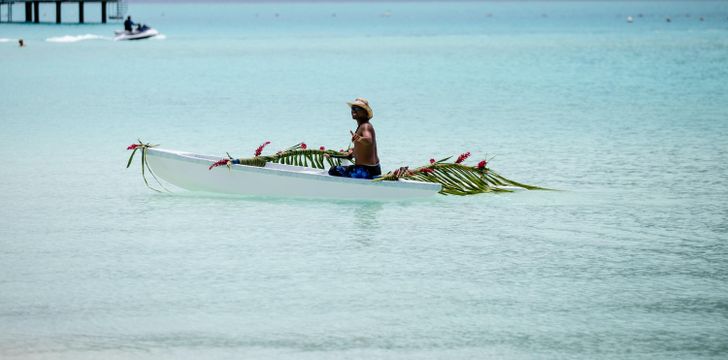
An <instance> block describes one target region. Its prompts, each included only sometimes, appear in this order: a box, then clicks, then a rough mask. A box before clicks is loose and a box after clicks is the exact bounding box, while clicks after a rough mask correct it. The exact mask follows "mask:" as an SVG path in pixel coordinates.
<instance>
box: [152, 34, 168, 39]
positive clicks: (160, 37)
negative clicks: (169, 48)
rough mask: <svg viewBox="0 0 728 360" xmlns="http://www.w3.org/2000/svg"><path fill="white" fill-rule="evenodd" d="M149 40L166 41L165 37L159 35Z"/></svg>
mask: <svg viewBox="0 0 728 360" xmlns="http://www.w3.org/2000/svg"><path fill="white" fill-rule="evenodd" d="M151 39H152V40H165V39H167V35H164V34H159V35H157V36H155V37H152V38H151Z"/></svg>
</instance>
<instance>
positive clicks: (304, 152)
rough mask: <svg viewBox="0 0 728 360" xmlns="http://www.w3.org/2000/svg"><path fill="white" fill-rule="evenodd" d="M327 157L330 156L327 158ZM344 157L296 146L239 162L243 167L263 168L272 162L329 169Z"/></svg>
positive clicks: (334, 153)
mask: <svg viewBox="0 0 728 360" xmlns="http://www.w3.org/2000/svg"><path fill="white" fill-rule="evenodd" d="M325 155H329V156H328V157H327V156H325ZM344 157H345V154H344V153H340V152H338V151H334V150H314V149H301V148H296V147H295V146H294V147H291V148H288V149H286V150H283V151H279V152H278V153H276V154H273V155H261V156H255V157H252V158H240V159H238V160H239V161H240V164H241V165H248V166H258V167H263V166H265V163H267V162H272V163H277V164H285V165H295V166H304V167H310V168H314V169H326V168H327V165H328V166H329V167H331V166H339V165H341V159H342V158H344Z"/></svg>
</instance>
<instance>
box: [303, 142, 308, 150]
mask: <svg viewBox="0 0 728 360" xmlns="http://www.w3.org/2000/svg"><path fill="white" fill-rule="evenodd" d="M307 147H308V146H307V145H306V143H305V142H302V143H301V149H303V150H306V148H307Z"/></svg>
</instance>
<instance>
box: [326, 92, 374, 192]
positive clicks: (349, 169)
mask: <svg viewBox="0 0 728 360" xmlns="http://www.w3.org/2000/svg"><path fill="white" fill-rule="evenodd" d="M347 104H349V107H351V118H352V119H354V120H356V123H357V124H358V126H357V128H356V131H349V132H350V133H351V142H353V143H354V149H350V150H349V153H348V158H351V157H353V158H354V165H349V166H334V167H332V168H331V169H329V175H331V176H342V177H351V178H361V179H372V178H374V177H375V176H380V175H382V169H381V168H380V167H379V156H378V155H377V135H376V133H375V132H374V127H373V126H372V124H370V123H369V119H371V118H372V117H373V116H374V112H373V111H372V108H371V107H369V102H368V101H367V100H366V99H362V98H357V99H356V100H354V101H352V102H349V103H347Z"/></svg>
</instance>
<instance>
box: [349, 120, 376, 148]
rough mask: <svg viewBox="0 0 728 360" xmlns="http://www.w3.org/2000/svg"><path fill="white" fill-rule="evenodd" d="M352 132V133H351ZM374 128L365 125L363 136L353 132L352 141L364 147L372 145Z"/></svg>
mask: <svg viewBox="0 0 728 360" xmlns="http://www.w3.org/2000/svg"><path fill="white" fill-rule="evenodd" d="M350 132H351V131H350ZM372 138H373V136H372V126H371V125H369V124H365V125H364V126H362V127H361V135H360V134H356V133H354V132H351V141H353V142H355V143H360V144H364V145H371V144H372Z"/></svg>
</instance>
